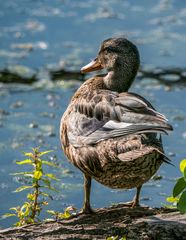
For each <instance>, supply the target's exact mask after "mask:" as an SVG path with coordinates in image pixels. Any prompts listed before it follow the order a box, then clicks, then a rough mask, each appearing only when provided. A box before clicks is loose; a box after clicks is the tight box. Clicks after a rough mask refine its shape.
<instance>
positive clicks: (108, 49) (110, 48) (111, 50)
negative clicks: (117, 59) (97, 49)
mask: <svg viewBox="0 0 186 240" xmlns="http://www.w3.org/2000/svg"><path fill="white" fill-rule="evenodd" d="M114 49H115V48H114V47H111V46H108V47H106V48H104V51H107V52H114Z"/></svg>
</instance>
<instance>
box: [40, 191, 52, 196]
mask: <svg viewBox="0 0 186 240" xmlns="http://www.w3.org/2000/svg"><path fill="white" fill-rule="evenodd" d="M39 194H41V195H43V196H44V197H50V195H49V194H48V193H45V192H40V193H39Z"/></svg>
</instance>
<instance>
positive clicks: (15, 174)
mask: <svg viewBox="0 0 186 240" xmlns="http://www.w3.org/2000/svg"><path fill="white" fill-rule="evenodd" d="M10 175H12V176H17V175H24V176H26V177H33V173H32V172H17V173H10Z"/></svg>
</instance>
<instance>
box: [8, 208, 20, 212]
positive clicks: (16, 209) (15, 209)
mask: <svg viewBox="0 0 186 240" xmlns="http://www.w3.org/2000/svg"><path fill="white" fill-rule="evenodd" d="M18 208H20V207H12V208H9V210H13V211H16V212H17V211H18Z"/></svg>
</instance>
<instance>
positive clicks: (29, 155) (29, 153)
mask: <svg viewBox="0 0 186 240" xmlns="http://www.w3.org/2000/svg"><path fill="white" fill-rule="evenodd" d="M24 155H25V156H26V157H31V158H34V155H33V153H31V152H24Z"/></svg>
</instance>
